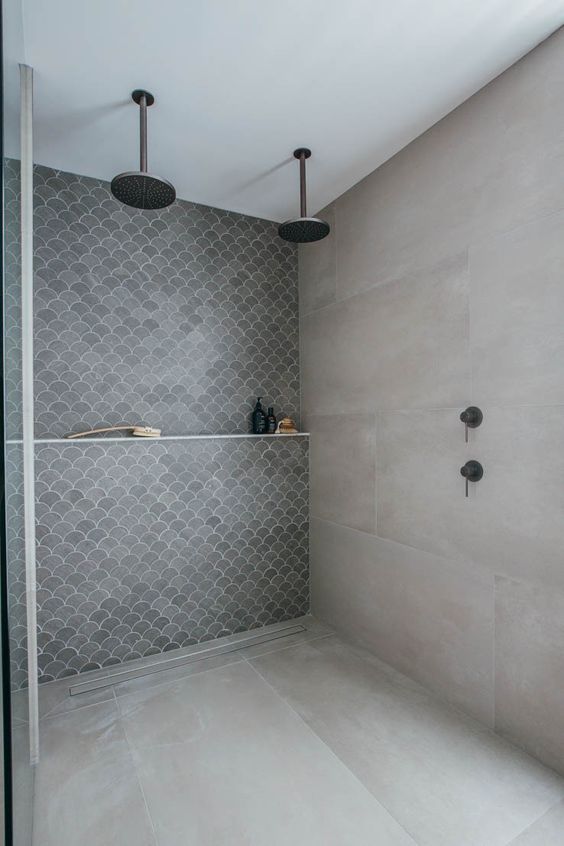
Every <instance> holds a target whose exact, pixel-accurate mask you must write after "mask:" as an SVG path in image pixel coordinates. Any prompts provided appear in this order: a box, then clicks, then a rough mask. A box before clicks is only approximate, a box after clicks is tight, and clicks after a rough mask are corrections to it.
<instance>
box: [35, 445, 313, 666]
mask: <svg viewBox="0 0 564 846" xmlns="http://www.w3.org/2000/svg"><path fill="white" fill-rule="evenodd" d="M36 477H37V480H36V497H37V535H38V562H37V563H38V571H37V574H38V594H37V598H38V630H39V635H38V637H39V646H40V656H39V666H40V670H41V680H42V681H49V680H51V679H54V678H59V677H61V676H65V675H69V674H72V673H76V672H80V671H82V670H87V669H93V668H98V667H101V666H107V665H110V664H115V663H119V662H120V661H126V660H128V659H131V658H138V657H141V656H143V655H151V654H153V653H156V652H162V651H167V650H169V649H174V648H176V647H180V646H186V645H189V644H194V643H199V642H201V641H206V640H211V639H213V638H216V637H220V636H222V635H227V634H232V633H235V632H240V631H246V630H247V629H252V628H255V627H257V626H261V625H265V624H267V623H273V622H278V621H280V620H287V619H292V618H294V617H297V616H301V615H302V614H305V613H306V612H307V609H308V447H307V439H306V438H294V439H289V438H286V439H284V440H282V439H280V438H277V439H276V441H275V442H273V441H270V442H269V440H268V438H257V439H256V440H255V439H250V438H249V439H245V438H243V439H240V440H203V441H182V440H179V441H168V442H163V441H136V442H131V443H122V442H117V443H116V442H113V443H111V442H109V443H107V444H102V443H87V442H84V443H80V444H73V443H72V442H71V443H62V444H42V445H39V446H38V448H37V453H36Z"/></svg>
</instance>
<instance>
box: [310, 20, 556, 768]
mask: <svg viewBox="0 0 564 846" xmlns="http://www.w3.org/2000/svg"><path fill="white" fill-rule="evenodd" d="M563 92H564V30H560V31H559V32H557V33H556V34H555V35H554V36H553V37H552V38H550V39H549V40H548V41H546V42H545V43H544V44H542V45H540V46H539V47H538V48H537V49H536V50H535V51H533V52H532V53H530V54H529V55H528V56H526V57H525V58H524V59H523V60H521V61H520V62H519V63H518V64H516V65H514V66H513V67H512V68H510V69H509V70H508V71H507V72H506V73H504V74H503V75H502V76H500V77H499V78H498V79H496V80H495V81H494V82H492V83H491V84H490V85H488V86H487V87H486V88H484V89H483V90H482V91H480V92H479V93H478V94H476V95H475V96H474V97H472V98H471V99H470V100H468V101H467V102H466V103H464V104H463V105H462V106H461V107H459V108H458V109H456V111H454V112H452V113H451V114H450V115H448V116H447V117H446V118H445V119H444V120H442V121H441V122H440V123H438V124H437V125H436V126H434V127H433V128H432V129H430V130H429V131H428V132H427V133H425V134H424V135H423V136H421V137H420V138H418V139H416V140H415V141H414V142H413V143H411V144H410V145H409V146H408V147H406V148H405V149H404V150H402V151H401V152H400V153H399V154H398V155H396V156H395V157H394V158H393V159H391V160H390V161H389V162H387V163H386V164H384V165H383V166H382V167H380V168H379V169H378V170H376V171H375V172H374V173H372V174H371V175H370V176H368V177H367V178H366V179H364V180H363V181H362V182H360V183H359V184H358V185H356V186H355V187H354V188H352V189H351V190H350V191H348V192H347V193H346V194H344V195H343V196H342V197H340V198H339V199H338V200H336V201H335V202H334V203H332V204H331V206H330V207H329V208H328V209H325V210H324V212H323V213H322V215H321V216H326V217H328V218H330V220H331V223H332V226H333V229H332V234H331V236H330V237H329V238H328V239H326V240H325V241H322V242H320V243H319V244H316V245H313V246H309V245H308V246H304V247H302V248H300V250H301V252H300V308H301V365H302V415H303V423H304V426H305V427H307V429H308V430H309V431H311V433H312V437H311V514H312V532H311V569H312V573H311V578H312V602H313V610H314V612H315V613H317V615H319V616H320V617H321V618H323V619H325V620H327V621H329V622H330V623H332V624H334V625H336V626H337V627H339V628H340V629H341V630H343V631H344V632H345V633H347V634H348V635H350V636H353V637H355V638H358V639H360V640H362V641H363V642H364V643H365V644H367V645H369V646H370V647H371V648H373V650H374V651H375V652H376V653H377V654H378V655H379V656H380V657H381V658H383V659H384V660H386V661H389V662H390V663H391V664H393V665H395V666H396V667H398V668H399V669H400V670H402V671H404V672H405V673H407V674H409V675H411V676H413V677H415V678H417V679H418V680H419V681H421V682H423V683H424V684H426V685H428V686H429V687H430V688H432V689H434V690H435V691H437V692H438V693H439V694H441V695H442V696H443V697H445V698H447V699H448V700H450V701H452V702H454V703H455V704H456V705H458V706H460V707H461V708H463V709H464V710H466V711H467V712H469V713H471V714H473V715H475V716H476V717H477V718H478V719H479V720H481V721H483V722H485V723H487V724H488V725H490V726H492V727H495V728H496V730H498V731H499V732H501V733H502V734H504V735H506V736H508V737H510V738H511V739H513V740H514V741H516V742H517V743H519V744H521V745H523V746H525V747H526V748H527V749H528V750H529V751H530V752H532V753H533V754H535V755H537V756H538V757H539V758H541V759H542V760H543V761H545V762H547V763H548V764H550V765H552V766H554V767H556V768H558V769H560V770H561V771H564V448H563V447H564V106H563V102H564V101H563V97H562V95H563ZM470 404H474V405H478V406H480V407H481V408H482V410H483V412H484V422H483V425H482V426H481V428H479V429H476V430H474V431H471V432H470V438H469V443H468V444H465V442H464V427H463V425H462V424H461V423H460V421H459V414H460V412H461V411H462V410H463V409H464V408H465V407H466V406H467V405H470ZM470 458H474V459H478V460H479V461H481V462H482V464H483V465H484V469H485V475H484V478H483V480H482V481H481V482H480V483H479V484H477V485H475V486H471V490H470V496H469V498H468V499H465V497H464V482H463V479H462V477H461V476H460V472H459V471H460V467H461V466H462V465H463V464H464V463H465V461H467V460H468V459H470Z"/></svg>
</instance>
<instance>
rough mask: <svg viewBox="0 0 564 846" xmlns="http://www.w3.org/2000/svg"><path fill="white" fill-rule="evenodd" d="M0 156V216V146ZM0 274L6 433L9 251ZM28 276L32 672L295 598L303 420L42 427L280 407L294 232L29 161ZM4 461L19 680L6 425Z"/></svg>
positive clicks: (20, 579) (198, 637)
mask: <svg viewBox="0 0 564 846" xmlns="http://www.w3.org/2000/svg"><path fill="white" fill-rule="evenodd" d="M7 175H8V177H9V178H8V180H7V182H8V185H7V189H8V191H9V192H11V193H10V196H11V199H12V201H13V203H12V205H13V208H14V212H15V217H17V214H16V213H17V208H18V203H19V198H18V191H19V186H18V166H17V164H16V163H13V162H8V168H7ZM16 252H17V250H16ZM10 280H11V282H9V284H7V290H6V307H7V309H8V313H9V315H10V317H11V319H10V321H9V324H10V326H11V327H12V329H10V327H8V332H9V338H8V339H7V349H8V350H9V353H10V356H9V357H10V360H9V362H8V370H9V373H8V377H9V385H10V387H9V391H8V396H7V407H8V426H9V429H8V432H9V437H10V438H12V439H15V440H17V439H18V438H21V373H20V366H19V362H20V356H21V337H20V334H19V331H18V327H19V321H20V314H19V296H20V289H19V273H18V269H17V267H16V265H15V264H14V273H13V274H11V276H10ZM8 281H9V280H8ZM34 292H35V298H34V305H35V314H34V318H35V325H34V341H35V411H36V438H37V441H36V510H37V513H36V523H37V540H38V548H37V564H38V572H37V576H38V594H37V597H38V639H39V648H40V656H39V666H40V674H41V680H42V681H48V680H51V679H55V678H60V677H62V676H67V675H71V674H74V673H77V672H81V671H83V670H87V669H89V668H98V667H101V666H108V665H110V664H114V663H119V662H121V661H126V660H128V659H129V658H135V657H139V656H142V655H151V654H154V653H158V652H163V651H167V650H169V649H174V648H176V647H179V646H183V645H187V644H192V643H198V642H200V641H205V640H210V639H213V638H215V637H218V636H221V635H225V634H232V633H235V632H237V631H244V630H247V629H250V628H253V627H257V626H261V625H265V624H267V623H271V622H278V621H280V620H287V619H292V618H294V617H296V616H301V615H302V614H304V613H306V612H307V610H308V596H309V591H308V493H307V489H308V449H307V440H306V439H294V440H292V439H281V438H276V439H274V438H273V439H271V440H268V439H256V440H252V439H239V440H237V439H226V440H223V439H222V440H215V441H214V440H203V441H200V440H196V441H191V440H167V441H163V440H161V441H150V442H145V441H138V440H134V441H118V442H115V441H109V442H107V443H102V444H101V443H100V442H99V441H98V442H80V443H78V444H77V443H72V442H65V441H63V442H61V443H52V442H50V443H42V441H43V440H45V439H46V438H60V437H61V436H62V435H63V434H65V433H67V432H70V431H77V430H79V429H81V428H85V427H90V426H97V425H103V424H108V425H113V424H117V423H130V422H143V423H149V424H152V425H157V426H161V427H162V429H163V433H164V434H169V435H175V434H196V433H242V432H247V431H248V430H249V415H250V412H251V409H252V405H253V403H254V398H255V396H256V395H257V394H261V395H263V396H264V397H265V399H266V400H268V401H269V402H270V403H271V404H274V405H275V406H276V408H277V410H278V411H282V410H283V411H284V412H286V413H288V414H290V415H291V416H293V417H294V418H296V419H297V418H298V410H299V362H298V303H297V252H296V249H295V247H293V246H292V245H289V244H286V243H285V242H282V241H280V239H279V238H278V237H277V234H276V225H275V224H273V223H271V222H269V221H264V220H257V219H254V218H249V217H245V216H242V215H238V214H235V213H231V212H223V211H219V210H217V209H210V208H207V207H203V206H198V205H195V204H193V203H188V202H183V201H180V202H178V203H176V204H175V205H174V206H172V207H171V208H169V209H163V210H161V211H158V212H143V213H140V212H137V211H135V210H133V209H128V208H126V207H125V206H122V205H121V204H119V203H118V202H117V201H116V200H114V199H113V198H112V196H111V194H110V192H109V185H108V184H107V183H104V182H101V181H99V180H94V179H90V178H86V177H80V176H74V175H72V174H68V173H61V172H56V171H53V170H51V169H49V168H45V167H36V168H35V283H34ZM8 460H9V474H8V491H7V493H8V509H9V526H10V529H11V534H10V538H9V550H8V552H9V571H10V610H11V649H12V662H13V684H14V686H16V687H18V686H25V684H26V679H27V669H26V646H27V645H26V628H25V578H24V576H25V569H24V546H23V531H22V530H23V495H22V474H21V446H20V445H19V444H18V443H14V444H11V445H9V447H8Z"/></svg>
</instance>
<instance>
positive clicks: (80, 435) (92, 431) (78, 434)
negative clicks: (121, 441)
mask: <svg viewBox="0 0 564 846" xmlns="http://www.w3.org/2000/svg"><path fill="white" fill-rule="evenodd" d="M136 428H137V426H107V427H105V428H103V429H87V430H86V431H85V432H73V433H72V435H65V438H67V439H68V440H69V441H72V440H73V439H74V438H84V437H85V436H86V435H99V434H101V433H102V432H125V431H127V430H128V429H130V430H131V431H133V430H134V429H136Z"/></svg>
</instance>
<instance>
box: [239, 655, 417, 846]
mask: <svg viewBox="0 0 564 846" xmlns="http://www.w3.org/2000/svg"><path fill="white" fill-rule="evenodd" d="M260 657H262V656H257V659H258V658H260ZM257 659H249V660H248V661H247V664H248V666H249V667H251V668H252V669H253V670H254V672H255V673H256V674H257V675H258V677H259V678H260V679H261V681H263V682H264V684H265V685H266V686H267V687H268V688H269V689H270V690H271V691H272V693H273V694H274V696H276V698H277V699H279V700H280V701H281V702H283V703H284V705H286V706H287V707H288V708H289V709H290V711H292V713H293V714H295V716H296V717H297V718H298V720H299V721H300V722H301V723H302V725H303V726H305V728H307V730H308V731H309V732H310V733H311V734H313V735H314V736H315V737H316V738H317V739H318V740H319V742H320V743H321V744H322V745H323V746H324V747H325V749H327V751H328V752H329V754H330V755H331V757H332V758H333V759H334V760H335V761H338V762H339V764H340V765H341V766H342V767H343V769H344V770H346V772H347V773H348V774H349V776H351V778H353V779H354V781H355V782H356V783H357V784H359V785H360V786H361V787H362V789H363V790H364V791H365V792H366V793H367V794H368V795H369V796H370V798H371V799H372V800H373V801H374V802H375V803H376V804H377V805H379V806H380V807H381V808H382V809H383V810H384V811H385V812H386V813H387V814H388V816H389V818H390V819H391V820H393V821H394V822H395V823H396V825H397V826H398V827H399V828H400V829H401V830H402V831H403V832H404V833H405V834H406V835H407V836H408V837H409V838H410V839H411V840H412V842H413V846H422V844H421V843H420V842H419V841H418V840H416V839H415V837H414V835H413V834H412V833H411V832H410V831H408V829H407V828H406V827H405V826H404V825H402V823H401V822H400V821H399V820H398V819H397V818H396V817H395V816H394V814H392V813H391V811H390V810H389V809H388V808H387V807H386V806H385V805H384V803H383V802H381V801H380V799H378V797H377V796H375V795H374V793H372V791H371V790H370V789H369V788H368V787H367V786H366V785H365V784H364V782H363V781H362V780H361V779H360V778H359V777H358V776H357V775H356V773H354V772H353V771H352V770H351V769H350V768H349V767H348V766H347V764H345V762H344V761H343V760H342V759H341V758H340V757H339V756H338V755H337V753H336V752H335V750H334V749H332V748H331V747H330V746H329V744H328V743H326V741H325V740H323V738H322V737H321V736H320V735H319V734H318V733H317V732H316V731H315V729H314V728H313V726H311V725H310V724H309V723H308V722H307V720H305V719H304V718H303V717H302V715H301V714H300V713H299V711H296V709H295V708H294V706H293V705H292V704H291V703H290V702H288V700H287V699H286V698H285V697H284V696H282V694H281V693H280V692H279V691H277V690H276V688H275V687H273V686H272V685H271V684H270V682H269V681H268V679H266V678H265V677H264V676H263V674H262V673H261V672H260V670H259V669H258V668H257V667H255V665H254V664H253V663H252V662H253V660H257Z"/></svg>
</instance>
